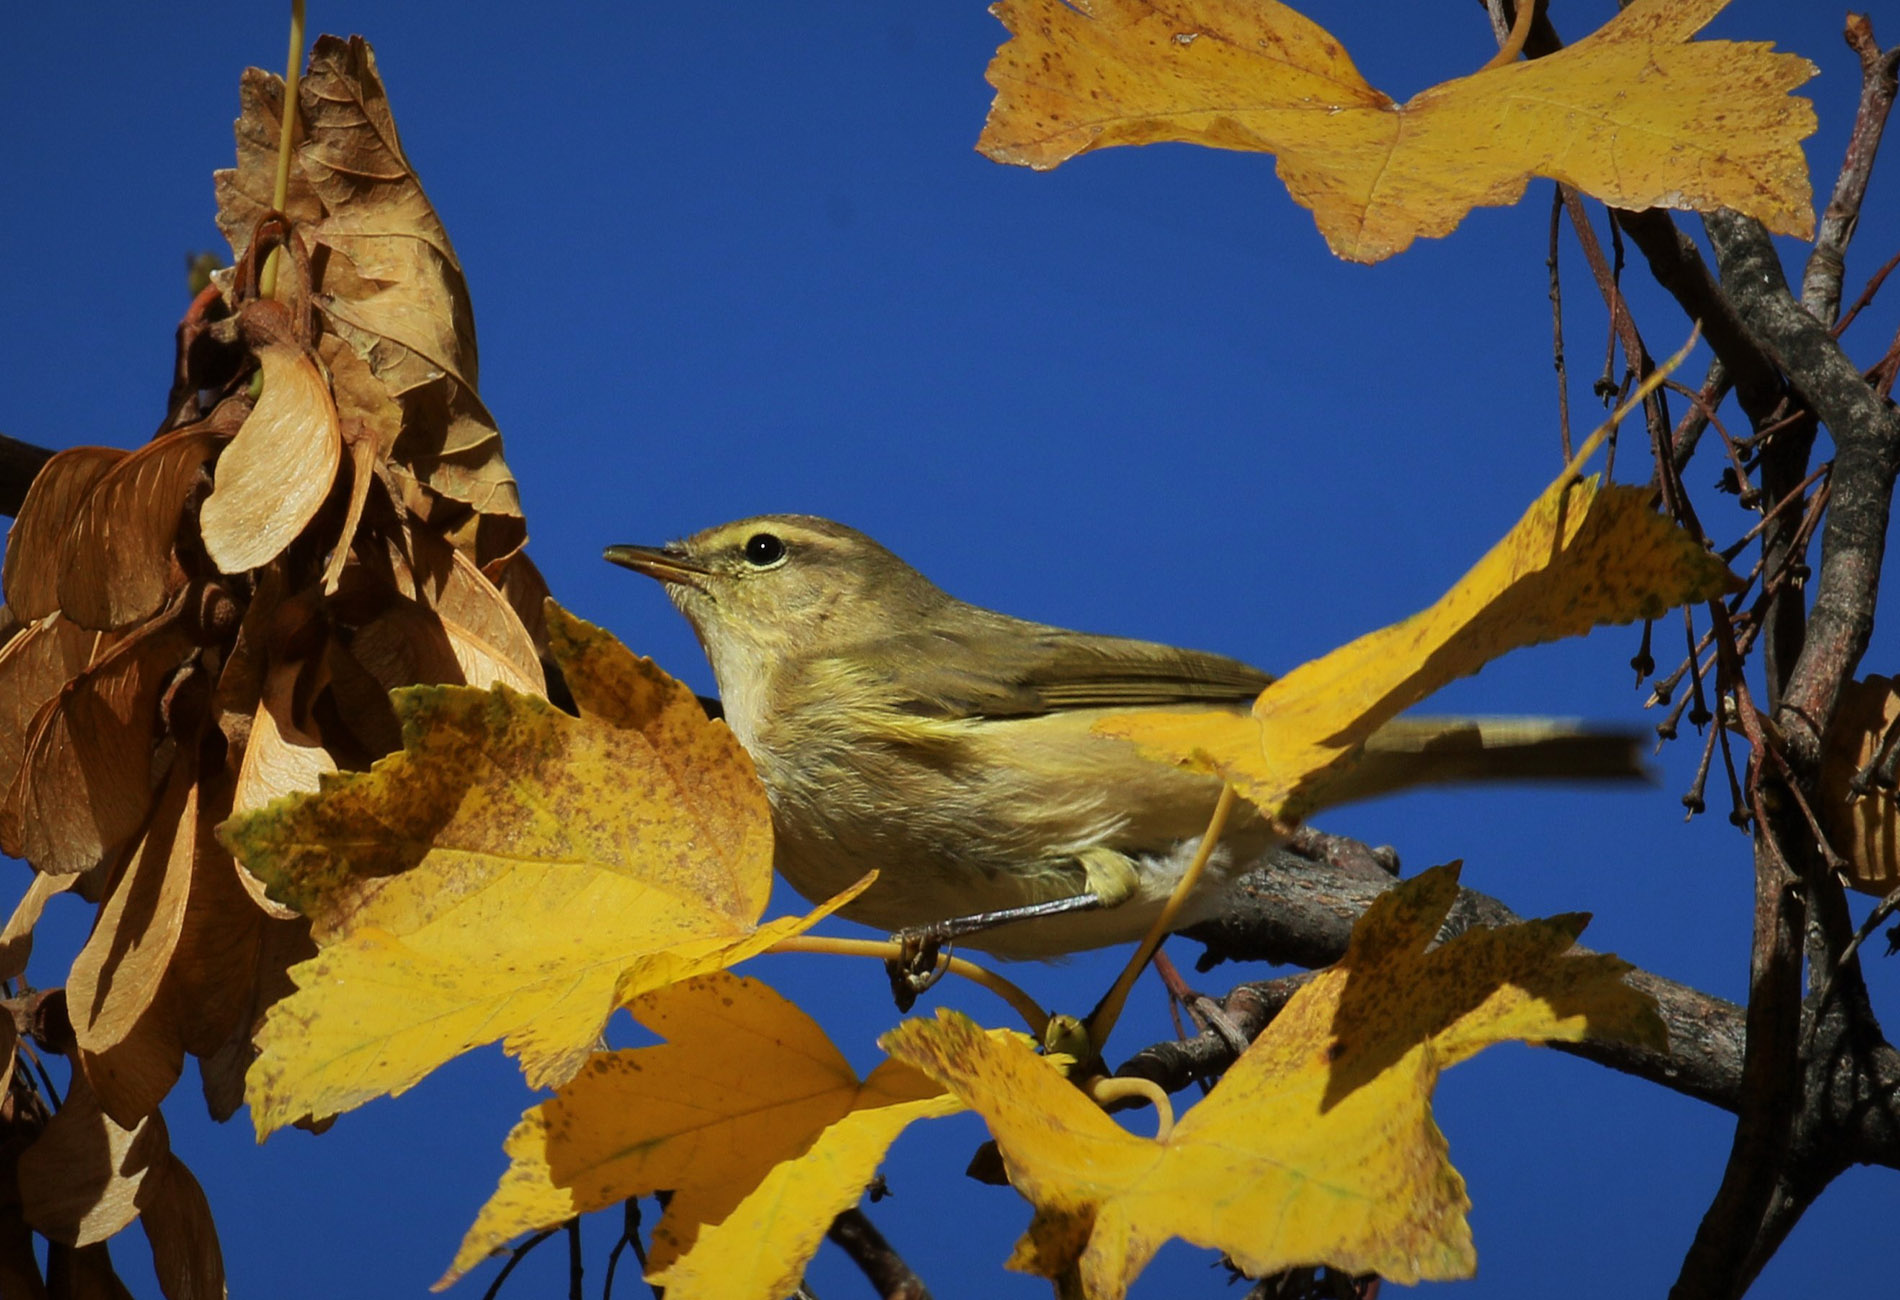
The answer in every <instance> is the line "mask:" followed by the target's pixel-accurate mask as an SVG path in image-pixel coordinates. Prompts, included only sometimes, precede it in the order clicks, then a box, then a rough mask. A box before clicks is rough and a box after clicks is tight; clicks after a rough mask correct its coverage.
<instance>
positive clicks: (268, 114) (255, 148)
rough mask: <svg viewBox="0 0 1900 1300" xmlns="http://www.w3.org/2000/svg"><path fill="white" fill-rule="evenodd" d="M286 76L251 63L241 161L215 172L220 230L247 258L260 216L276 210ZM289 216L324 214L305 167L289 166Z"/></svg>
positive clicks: (244, 84)
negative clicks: (273, 202) (274, 195)
mask: <svg viewBox="0 0 1900 1300" xmlns="http://www.w3.org/2000/svg"><path fill="white" fill-rule="evenodd" d="M283 110H284V82H283V78H281V77H279V76H277V75H275V74H274V73H269V72H265V71H264V70H263V69H262V68H246V69H245V70H244V75H243V77H242V78H241V79H240V80H239V82H238V119H237V121H236V122H235V123H233V127H234V129H235V131H236V133H237V166H236V167H234V168H228V169H225V170H222V171H217V172H214V173H212V177H211V183H212V189H213V191H214V192H215V194H216V195H217V200H218V212H217V223H218V229H219V230H220V231H221V232H223V234H224V237H225V238H226V239H227V240H229V241H230V244H231V250H232V252H233V253H235V254H236V255H237V256H238V257H240V258H241V257H243V256H244V253H245V249H246V248H247V246H248V245H249V244H250V240H251V231H252V230H254V229H255V228H256V226H257V222H258V219H259V218H261V217H262V216H263V215H264V214H265V213H267V212H269V211H270V210H271V199H272V197H273V194H274V191H275V189H276V185H277V146H278V139H279V137H280V136H281V134H282V131H283V127H282V122H283ZM283 211H284V215H285V216H287V217H289V218H290V220H291V222H292V224H294V225H297V226H300V227H301V226H309V225H314V224H315V223H316V222H317V221H318V220H320V219H321V218H322V216H323V208H322V205H321V204H319V203H318V202H317V193H316V191H315V190H314V189H313V188H311V185H310V181H309V179H308V178H307V177H306V176H305V175H304V174H303V171H302V169H300V168H298V167H294V166H293V167H292V168H291V169H290V190H289V194H288V196H287V197H286V198H285V200H284V208H283Z"/></svg>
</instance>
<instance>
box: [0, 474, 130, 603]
mask: <svg viewBox="0 0 1900 1300" xmlns="http://www.w3.org/2000/svg"><path fill="white" fill-rule="evenodd" d="M125 455H126V453H125V452H124V451H123V450H122V449H120V448H118V447H69V448H67V449H66V450H65V451H62V452H58V453H56V454H55V455H54V456H53V458H52V459H51V460H49V461H47V462H46V464H45V465H43V466H42V467H41V468H40V472H39V474H38V475H37V476H35V477H34V479H33V484H32V486H31V487H29V488H27V490H26V500H24V501H23V502H21V503H20V513H19V515H18V516H16V517H15V519H14V521H13V528H12V531H11V532H9V533H8V534H7V558H6V562H5V564H4V566H0V586H3V587H4V588H5V590H6V597H7V608H8V609H10V610H12V611H13V614H14V617H16V618H18V619H20V621H21V622H25V623H30V622H32V621H34V620H35V619H41V618H45V617H46V616H47V615H48V614H50V613H52V612H53V611H54V610H56V609H58V608H59V575H60V571H61V569H62V568H63V567H64V555H65V547H66V539H67V537H68V535H70V533H71V531H72V526H73V520H74V518H75V517H76V516H77V515H78V513H79V507H80V504H81V503H82V502H83V501H85V499H86V494H87V493H89V492H91V491H92V487H93V484H95V483H97V482H98V481H99V479H100V476H101V475H103V474H104V473H105V472H106V471H107V470H109V469H111V468H112V467H113V466H114V465H116V464H118V462H119V461H120V460H122V459H124V457H125Z"/></svg>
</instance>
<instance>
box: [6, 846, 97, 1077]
mask: <svg viewBox="0 0 1900 1300" xmlns="http://www.w3.org/2000/svg"><path fill="white" fill-rule="evenodd" d="M78 879H79V877H78V876H76V875H75V876H49V875H46V874H44V873H42V872H35V873H34V874H33V882H32V883H31V884H29V885H28V886H27V887H26V893H25V895H23V896H22V897H21V899H20V904H19V906H18V907H15V908H14V909H13V915H12V916H10V917H8V918H7V927H6V929H5V930H0V980H11V979H18V978H20V976H21V975H22V974H24V973H25V971H26V963H27V959H28V958H30V957H31V956H32V955H33V927H34V926H36V925H38V924H39V923H40V915H41V914H42V913H43V912H45V911H46V901H47V900H48V899H50V898H51V897H52V896H53V895H55V894H63V893H65V892H66V891H67V890H68V889H71V888H72V887H73V885H74V883H76V882H77V881H78ZM5 1093H6V1089H5V1088H0V1096H4V1095H5Z"/></svg>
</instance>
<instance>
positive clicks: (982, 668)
mask: <svg viewBox="0 0 1900 1300" xmlns="http://www.w3.org/2000/svg"><path fill="white" fill-rule="evenodd" d="M606 558H607V559H609V560H611V561H612V562H613V563H615V564H619V565H623V566H625V567H626V568H629V569H633V570H635V571H637V572H639V573H644V574H646V575H647V576H648V577H651V578H655V579H658V580H659V581H660V582H661V583H662V584H663V585H664V586H665V588H666V593H667V595H668V596H669V597H671V598H672V600H673V603H674V604H675V605H677V606H678V607H679V609H680V611H681V612H682V613H683V614H685V616H686V618H687V620H688V621H689V622H690V623H691V624H692V625H693V630H694V632H695V633H697V635H698V637H699V642H700V645H701V646H703V647H704V649H705V651H706V656H707V658H708V659H709V660H710V661H711V662H712V669H713V675H714V676H715V677H716V678H717V679H718V682H719V694H720V698H721V700H722V702H723V704H724V706H725V716H726V721H727V723H728V724H729V725H730V726H731V727H732V730H733V733H734V735H736V736H737V737H738V739H739V742H740V743H741V744H742V745H744V746H745V748H746V751H747V752H748V753H749V754H751V756H752V759H753V761H754V763H755V764H756V765H757V767H758V771H759V777H760V779H761V780H762V781H763V782H764V784H765V789H766V792H767V795H768V796H769V798H770V800H771V805H772V822H773V830H774V833H775V838H776V843H777V850H776V862H775V865H776V866H777V868H778V870H779V872H780V874H782V875H783V876H784V877H785V879H786V880H788V881H790V882H791V884H792V886H793V887H794V888H796V889H797V890H798V891H799V893H801V894H803V895H804V896H805V897H807V898H809V899H812V900H814V901H819V900H823V899H826V898H830V897H831V896H833V895H834V894H836V893H838V892H839V891H840V890H843V889H844V888H845V887H846V886H848V885H851V884H852V883H854V882H855V881H857V880H859V879H860V878H862V877H863V876H864V875H865V874H866V873H868V872H869V871H871V870H872V869H874V868H875V869H876V870H877V872H878V873H879V874H878V878H877V881H876V883H875V884H873V885H872V886H871V887H870V889H868V890H867V891H866V892H865V893H864V894H862V895H861V896H860V897H859V898H858V899H857V900H855V901H854V902H853V903H852V904H850V905H849V906H847V907H846V908H845V909H844V915H846V916H848V917H850V918H852V919H853V920H857V921H861V922H864V923H865V924H867V925H872V926H876V927H879V928H881V929H885V930H902V929H912V928H918V927H925V926H931V925H935V924H938V923H941V922H944V921H948V920H951V919H954V918H962V917H967V916H971V915H973V914H987V913H993V912H1005V911H1008V910H1011V909H1018V908H1024V907H1031V906H1035V905H1048V906H1049V907H1056V906H1061V905H1064V903H1065V901H1066V900H1073V902H1072V903H1069V904H1068V905H1069V906H1072V907H1074V908H1075V909H1078V910H1069V911H1063V912H1060V913H1058V914H1054V915H1041V916H1036V917H1034V918H1033V919H1022V920H1014V921H1009V922H1007V923H1004V924H1000V925H997V926H995V927H993V928H987V929H983V930H981V931H980V932H978V933H976V934H973V935H970V936H969V937H967V938H965V939H963V940H961V942H963V943H965V944H967V945H969V946H971V947H975V948H980V949H983V950H986V951H988V952H991V953H994V954H996V955H998V956H1004V957H1015V958H1047V957H1055V956H1060V955H1062V954H1064V953H1069V952H1076V951H1081V950H1083V949H1086V948H1095V947H1101V946H1103V945H1106V944H1112V943H1119V942H1122V941H1124V940H1135V939H1139V938H1140V937H1141V936H1142V935H1143V934H1144V933H1145V932H1146V930H1147V929H1148V927H1149V925H1150V924H1151V923H1152V922H1153V920H1154V918H1155V917H1156V916H1157V915H1158V913H1159V912H1160V909H1161V907H1162V905H1163V903H1164V902H1165V901H1166V899H1167V896H1168V894H1169V892H1170V891H1171V890H1172V888H1173V886H1174V883H1175V881H1176V880H1177V879H1178V878H1179V877H1180V875H1181V873H1182V871H1183V870H1184V869H1185V867H1186V866H1187V864H1188V862H1189V861H1190V860H1191V858H1192V856H1193V854H1194V850H1195V849H1196V847H1197V846H1198V844H1199V841H1200V837H1201V835H1202V833H1203V832H1204V831H1205V830H1206V828H1207V822H1208V818H1209V816H1210V815H1211V814H1212V812H1213V808H1214V804H1215V801H1216V800H1217V798H1218V797H1219V794H1220V790H1221V782H1220V780H1219V778H1217V777H1213V776H1208V775H1204V774H1201V773H1195V772H1189V771H1185V770H1182V769H1179V768H1174V767H1170V766H1167V765H1165V764H1162V763H1157V762H1155V761H1153V760H1151V759H1147V758H1144V757H1142V756H1141V755H1140V754H1139V753H1138V752H1137V751H1136V749H1135V747H1134V746H1133V745H1132V744H1130V743H1129V742H1127V741H1124V740H1119V739H1113V738H1110V737H1105V736H1100V735H1097V734H1095V733H1094V731H1093V730H1092V728H1093V726H1094V724H1095V723H1096V722H1097V721H1098V720H1099V719H1101V718H1104V717H1108V716H1112V715H1116V714H1123V713H1126V712H1129V711H1139V710H1168V711H1173V712H1179V711H1183V710H1196V709H1209V710H1214V709H1220V710H1228V711H1231V712H1243V711H1245V710H1246V709H1248V708H1249V707H1250V706H1251V705H1252V703H1253V701H1254V698H1255V697H1256V696H1257V695H1259V694H1260V692H1261V690H1262V689H1263V688H1264V687H1265V686H1266V685H1267V683H1268V682H1270V681H1271V680H1272V678H1271V677H1270V676H1269V675H1268V674H1267V673H1264V672H1262V671H1261V670H1259V669H1258V668H1254V667H1251V666H1249V665H1247V664H1245V663H1242V662H1240V661H1239V660H1236V659H1229V658H1226V657H1224V656H1221V655H1215V654H1207V653H1203V652H1200V651H1195V650H1181V649H1177V648H1175V647H1173V646H1169V645H1161V644H1158V643H1155V642H1150V641H1137V640H1130V639H1126V638H1123V637H1113V636H1097V635H1092V634H1090V633H1086V632H1072V631H1069V630H1067V629H1065V628H1059V627H1050V626H1047V625H1045V624H1042V623H1031V622H1027V621H1025V620H1023V619H1018V618H1012V617H1010V616H1009V615H1007V614H998V613H995V612H994V611H991V610H987V609H982V608H979V607H977V606H975V605H970V604H966V603H965V602H963V601H960V600H957V599H956V598H955V597H953V596H950V595H948V594H947V593H945V592H944V591H942V590H941V589H940V588H938V587H937V586H936V585H935V584H933V583H932V582H931V581H930V580H929V579H927V578H925V577H924V576H923V575H922V574H921V573H919V572H917V570H915V569H913V568H911V567H910V566H909V565H908V564H906V563H904V561H902V560H900V559H899V558H898V557H897V556H895V555H893V554H892V553H891V552H890V551H888V550H886V549H885V548H884V547H882V546H880V545H878V544H877V543H876V542H874V541H872V540H871V539H870V538H869V537H866V536H865V535H864V534H863V533H860V532H857V531H856V530H854V529H851V528H847V527H845V526H844V525H842V524H835V523H832V522H831V521H829V520H826V519H819V518H816V517H814V516H810V515H763V516H760V517H758V518H754V519H743V520H740V521H738V522H736V523H730V524H723V525H721V526H719V527H717V528H709V529H707V530H706V531H705V532H702V533H697V534H695V535H693V536H692V537H688V538H686V539H685V540H683V541H677V542H671V543H669V544H667V545H666V546H662V547H646V546H613V547H609V548H608V549H607V552H606ZM1643 775H1644V771H1643V767H1642V763H1641V760H1640V758H1639V757H1638V755H1637V741H1636V737H1635V736H1634V735H1632V734H1629V733H1624V732H1605V731H1595V730H1590V729H1587V728H1582V727H1579V726H1578V725H1577V724H1574V723H1570V722H1561V721H1549V720H1543V719H1486V720H1476V721H1474V720H1461V719H1443V718H1439V719H1428V718H1400V719H1397V720H1395V721H1393V722H1391V723H1388V724H1387V725H1386V726H1385V727H1384V728H1382V729H1381V730H1380V731H1379V732H1377V733H1376V734H1375V735H1374V736H1373V737H1372V738H1371V739H1370V740H1369V741H1368V742H1367V744H1366V747H1365V754H1364V756H1363V758H1362V761H1361V763H1360V765H1359V767H1358V768H1356V769H1355V776H1356V777H1357V778H1358V780H1357V782H1356V784H1355V785H1354V788H1353V789H1352V790H1351V791H1350V792H1349V796H1348V797H1352V798H1363V797H1367V796H1369V795H1373V794H1380V793H1384V792H1387V791H1391V790H1397V789H1402V788H1406V787H1409V786H1414V785H1421V784H1427V783H1432V782H1439V781H1474V780H1479V781H1481V780H1523V779H1535V778H1557V779H1572V780H1574V779H1592V778H1595V779H1605V778H1607V779H1617V778H1622V779H1628V778H1637V777H1641V776H1643ZM1279 839H1280V836H1279V835H1278V834H1277V833H1276V832H1275V831H1273V829H1272V828H1271V827H1270V826H1269V825H1268V824H1267V822H1266V820H1265V819H1264V818H1262V817H1260V816H1258V815H1257V814H1256V813H1254V812H1253V811H1252V810H1251V809H1246V808H1243V809H1241V810H1237V812H1236V815H1235V817H1234V818H1233V820H1232V821H1230V823H1229V825H1228V828H1227V830H1226V831H1225V832H1224V833H1223V835H1222V836H1221V840H1220V842H1219V844H1218V846H1217V848H1216V850H1215V853H1214V855H1213V857H1212V858H1211V859H1210V864H1209V865H1210V871H1209V874H1208V876H1207V877H1204V883H1203V885H1202V887H1201V888H1200V889H1199V890H1198V891H1197V894H1196V897H1195V898H1194V899H1193V900H1191V902H1190V906H1189V908H1188V909H1187V910H1186V912H1185V913H1184V914H1183V918H1182V920H1181V922H1180V924H1182V925H1187V924H1191V923H1192V922H1193V921H1195V920H1199V919H1203V918H1204V917H1206V916H1208V915H1212V914H1214V913H1215V912H1217V911H1218V910H1219V902H1220V894H1221V892H1222V887H1223V886H1224V884H1225V883H1226V881H1227V880H1230V879H1231V878H1232V877H1233V875H1234V874H1236V872H1237V871H1239V870H1244V869H1245V868H1246V867H1248V866H1249V865H1250V864H1252V863H1253V861H1254V860H1255V859H1256V858H1258V857H1259V856H1260V854H1261V853H1263V852H1264V851H1265V850H1267V849H1268V848H1270V847H1272V846H1273V845H1274V844H1275V843H1277V842H1278V840H1279Z"/></svg>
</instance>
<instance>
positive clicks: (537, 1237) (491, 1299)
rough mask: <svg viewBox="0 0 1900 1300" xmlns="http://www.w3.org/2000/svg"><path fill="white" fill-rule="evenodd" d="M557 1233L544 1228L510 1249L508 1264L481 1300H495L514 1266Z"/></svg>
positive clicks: (497, 1275) (491, 1283)
mask: <svg viewBox="0 0 1900 1300" xmlns="http://www.w3.org/2000/svg"><path fill="white" fill-rule="evenodd" d="M557 1231H559V1230H558V1229H556V1228H544V1229H543V1230H541V1231H540V1232H537V1233H535V1234H534V1235H533V1236H532V1237H530V1238H528V1239H527V1240H526V1241H524V1242H522V1243H521V1244H520V1245H519V1246H515V1247H512V1248H510V1250H509V1251H508V1262H507V1263H505V1264H503V1265H502V1266H501V1272H499V1273H497V1274H495V1280H494V1281H493V1282H490V1283H489V1284H488V1290H486V1291H484V1292H482V1300H495V1297H496V1296H498V1295H500V1294H501V1284H502V1283H503V1282H506V1281H507V1280H508V1275H509V1274H510V1273H512V1272H514V1271H515V1265H517V1264H519V1263H520V1262H521V1261H522V1260H524V1259H526V1258H527V1257H528V1252H529V1251H531V1250H533V1249H534V1248H535V1247H536V1246H539V1245H540V1244H541V1243H542V1242H544V1241H546V1240H547V1239H548V1238H549V1237H552V1236H553V1235H554V1234H555V1233H556V1232H557Z"/></svg>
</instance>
